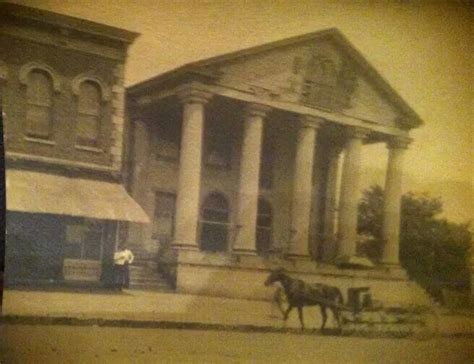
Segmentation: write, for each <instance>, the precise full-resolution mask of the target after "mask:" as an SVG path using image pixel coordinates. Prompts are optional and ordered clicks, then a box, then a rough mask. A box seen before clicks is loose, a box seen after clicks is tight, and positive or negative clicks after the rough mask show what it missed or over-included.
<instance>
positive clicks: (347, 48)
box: [127, 28, 423, 127]
mask: <svg viewBox="0 0 474 364" xmlns="http://www.w3.org/2000/svg"><path fill="white" fill-rule="evenodd" d="M324 37H330V38H331V39H332V40H334V41H335V42H336V46H338V47H339V48H340V50H341V51H343V52H346V53H347V54H348V55H349V56H350V57H351V58H353V59H354V60H355V61H356V63H357V64H358V66H360V67H361V68H362V69H363V70H364V71H365V72H366V74H367V76H368V77H369V78H370V79H371V80H372V81H373V82H374V83H375V85H376V87H377V88H378V89H379V90H380V91H381V92H383V93H385V94H386V95H387V96H388V97H389V98H391V99H392V100H393V102H395V104H396V105H398V106H399V107H400V108H401V109H402V111H403V113H404V114H406V115H407V116H409V117H410V118H411V119H412V123H411V124H413V125H412V126H414V127H417V126H420V125H422V124H423V121H422V120H421V118H420V117H419V116H418V114H417V113H416V112H415V111H414V110H413V109H412V108H411V107H410V106H409V105H408V104H407V103H406V102H405V100H404V99H403V98H402V97H401V96H400V95H399V94H398V93H397V91H395V89H394V88H393V87H392V86H391V85H390V84H389V83H388V82H387V81H386V80H385V78H384V77H383V76H382V75H381V74H380V73H379V72H378V71H377V70H376V69H375V68H374V67H373V66H372V65H371V64H370V63H369V62H368V61H367V60H366V59H365V58H364V56H363V55H362V54H361V53H360V52H359V50H357V49H356V48H355V47H354V45H353V44H352V43H351V42H350V41H349V40H348V39H347V38H346V37H345V36H344V35H343V34H342V33H341V32H340V31H339V29H337V28H328V29H324V30H320V31H316V32H312V33H307V34H303V35H298V36H294V37H290V38H285V39H281V40H277V41H274V42H270V43H266V44H263V45H257V46H253V47H250V48H245V49H241V50H237V51H233V52H230V53H226V54H222V55H218V56H214V57H211V58H206V59H202V60H198V61H195V62H191V63H187V64H184V65H182V66H180V67H177V68H175V69H172V70H169V71H166V72H164V73H161V74H159V75H157V76H155V77H152V78H150V79H148V80H145V81H141V82H139V83H137V84H134V85H132V86H130V87H128V88H127V92H128V93H131V94H133V93H137V92H139V91H140V90H143V89H146V88H148V87H153V86H154V85H158V84H159V83H160V82H162V81H165V80H167V79H170V78H173V77H177V76H180V75H183V74H185V73H187V72H192V71H193V70H195V69H196V68H199V67H206V66H209V65H212V64H216V63H219V62H225V61H228V60H235V59H238V58H241V57H245V56H249V55H254V54H257V53H261V52H265V51H268V50H271V49H275V48H278V47H285V46H289V45H294V44H297V43H301V42H305V41H308V40H314V39H319V38H324Z"/></svg>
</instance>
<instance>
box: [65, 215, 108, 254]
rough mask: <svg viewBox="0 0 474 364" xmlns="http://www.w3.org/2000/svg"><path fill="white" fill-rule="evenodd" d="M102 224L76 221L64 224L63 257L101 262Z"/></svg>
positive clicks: (85, 220) (95, 221) (92, 221)
mask: <svg viewBox="0 0 474 364" xmlns="http://www.w3.org/2000/svg"><path fill="white" fill-rule="evenodd" d="M103 233H104V224H103V222H102V221H100V220H91V219H78V220H74V221H71V222H68V223H67V224H66V236H65V248H64V257H65V258H68V259H85V260H101V258H102V240H103V239H102V238H103Z"/></svg>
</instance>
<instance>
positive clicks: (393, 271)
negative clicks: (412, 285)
mask: <svg viewBox="0 0 474 364" xmlns="http://www.w3.org/2000/svg"><path fill="white" fill-rule="evenodd" d="M381 266H382V268H383V269H384V270H385V271H386V272H388V273H389V274H390V276H391V277H398V278H403V279H407V278H408V274H407V272H406V271H405V269H403V268H402V266H401V265H400V264H397V263H383V262H382V264H381Z"/></svg>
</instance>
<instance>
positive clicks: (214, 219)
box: [200, 193, 229, 252]
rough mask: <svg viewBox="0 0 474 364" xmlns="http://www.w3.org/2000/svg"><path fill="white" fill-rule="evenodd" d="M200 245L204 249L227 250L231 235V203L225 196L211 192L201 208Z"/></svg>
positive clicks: (213, 250) (212, 250)
mask: <svg viewBox="0 0 474 364" xmlns="http://www.w3.org/2000/svg"><path fill="white" fill-rule="evenodd" d="M200 228H201V234H200V246H201V249H202V250H204V251H211V252H223V251H227V241H228V235H229V204H228V202H227V199H226V198H225V196H223V195H222V194H220V193H211V194H209V195H208V196H207V197H206V198H205V199H204V203H203V204H202V209H201V221H200Z"/></svg>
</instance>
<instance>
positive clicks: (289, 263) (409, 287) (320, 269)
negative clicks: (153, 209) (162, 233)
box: [176, 250, 431, 307]
mask: <svg viewBox="0 0 474 364" xmlns="http://www.w3.org/2000/svg"><path fill="white" fill-rule="evenodd" d="M278 267H283V268H285V269H286V270H287V271H288V273H289V274H290V275H291V276H292V277H295V278H296V277H297V278H300V279H303V280H304V281H306V282H314V283H316V282H320V283H325V284H329V285H334V286H337V287H339V288H340V289H341V291H342V292H343V295H344V300H345V302H347V290H348V288H352V287H370V293H371V295H372V298H373V299H374V300H377V301H380V302H382V303H383V305H384V306H385V307H397V306H407V305H420V306H429V305H431V302H430V299H429V297H428V296H427V294H426V293H425V292H424V290H422V289H421V288H420V287H419V286H418V285H417V284H416V283H414V282H412V281H410V280H409V279H408V277H407V275H406V274H405V273H404V272H403V271H402V270H401V269H384V268H375V269H370V270H352V269H339V268H337V267H334V266H330V265H320V264H319V265H318V264H317V263H315V262H313V261H310V260H282V259H278V258H261V257H258V256H239V255H232V254H229V253H220V254H219V253H215V254H210V253H203V252H199V251H192V250H179V251H178V257H177V266H176V275H177V277H176V288H177V291H178V292H180V293H190V294H199V295H208V296H216V297H229V298H241V299H250V300H271V299H272V297H273V293H274V291H275V287H265V286H264V281H265V279H266V278H267V276H268V273H269V270H271V269H275V268H278Z"/></svg>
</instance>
